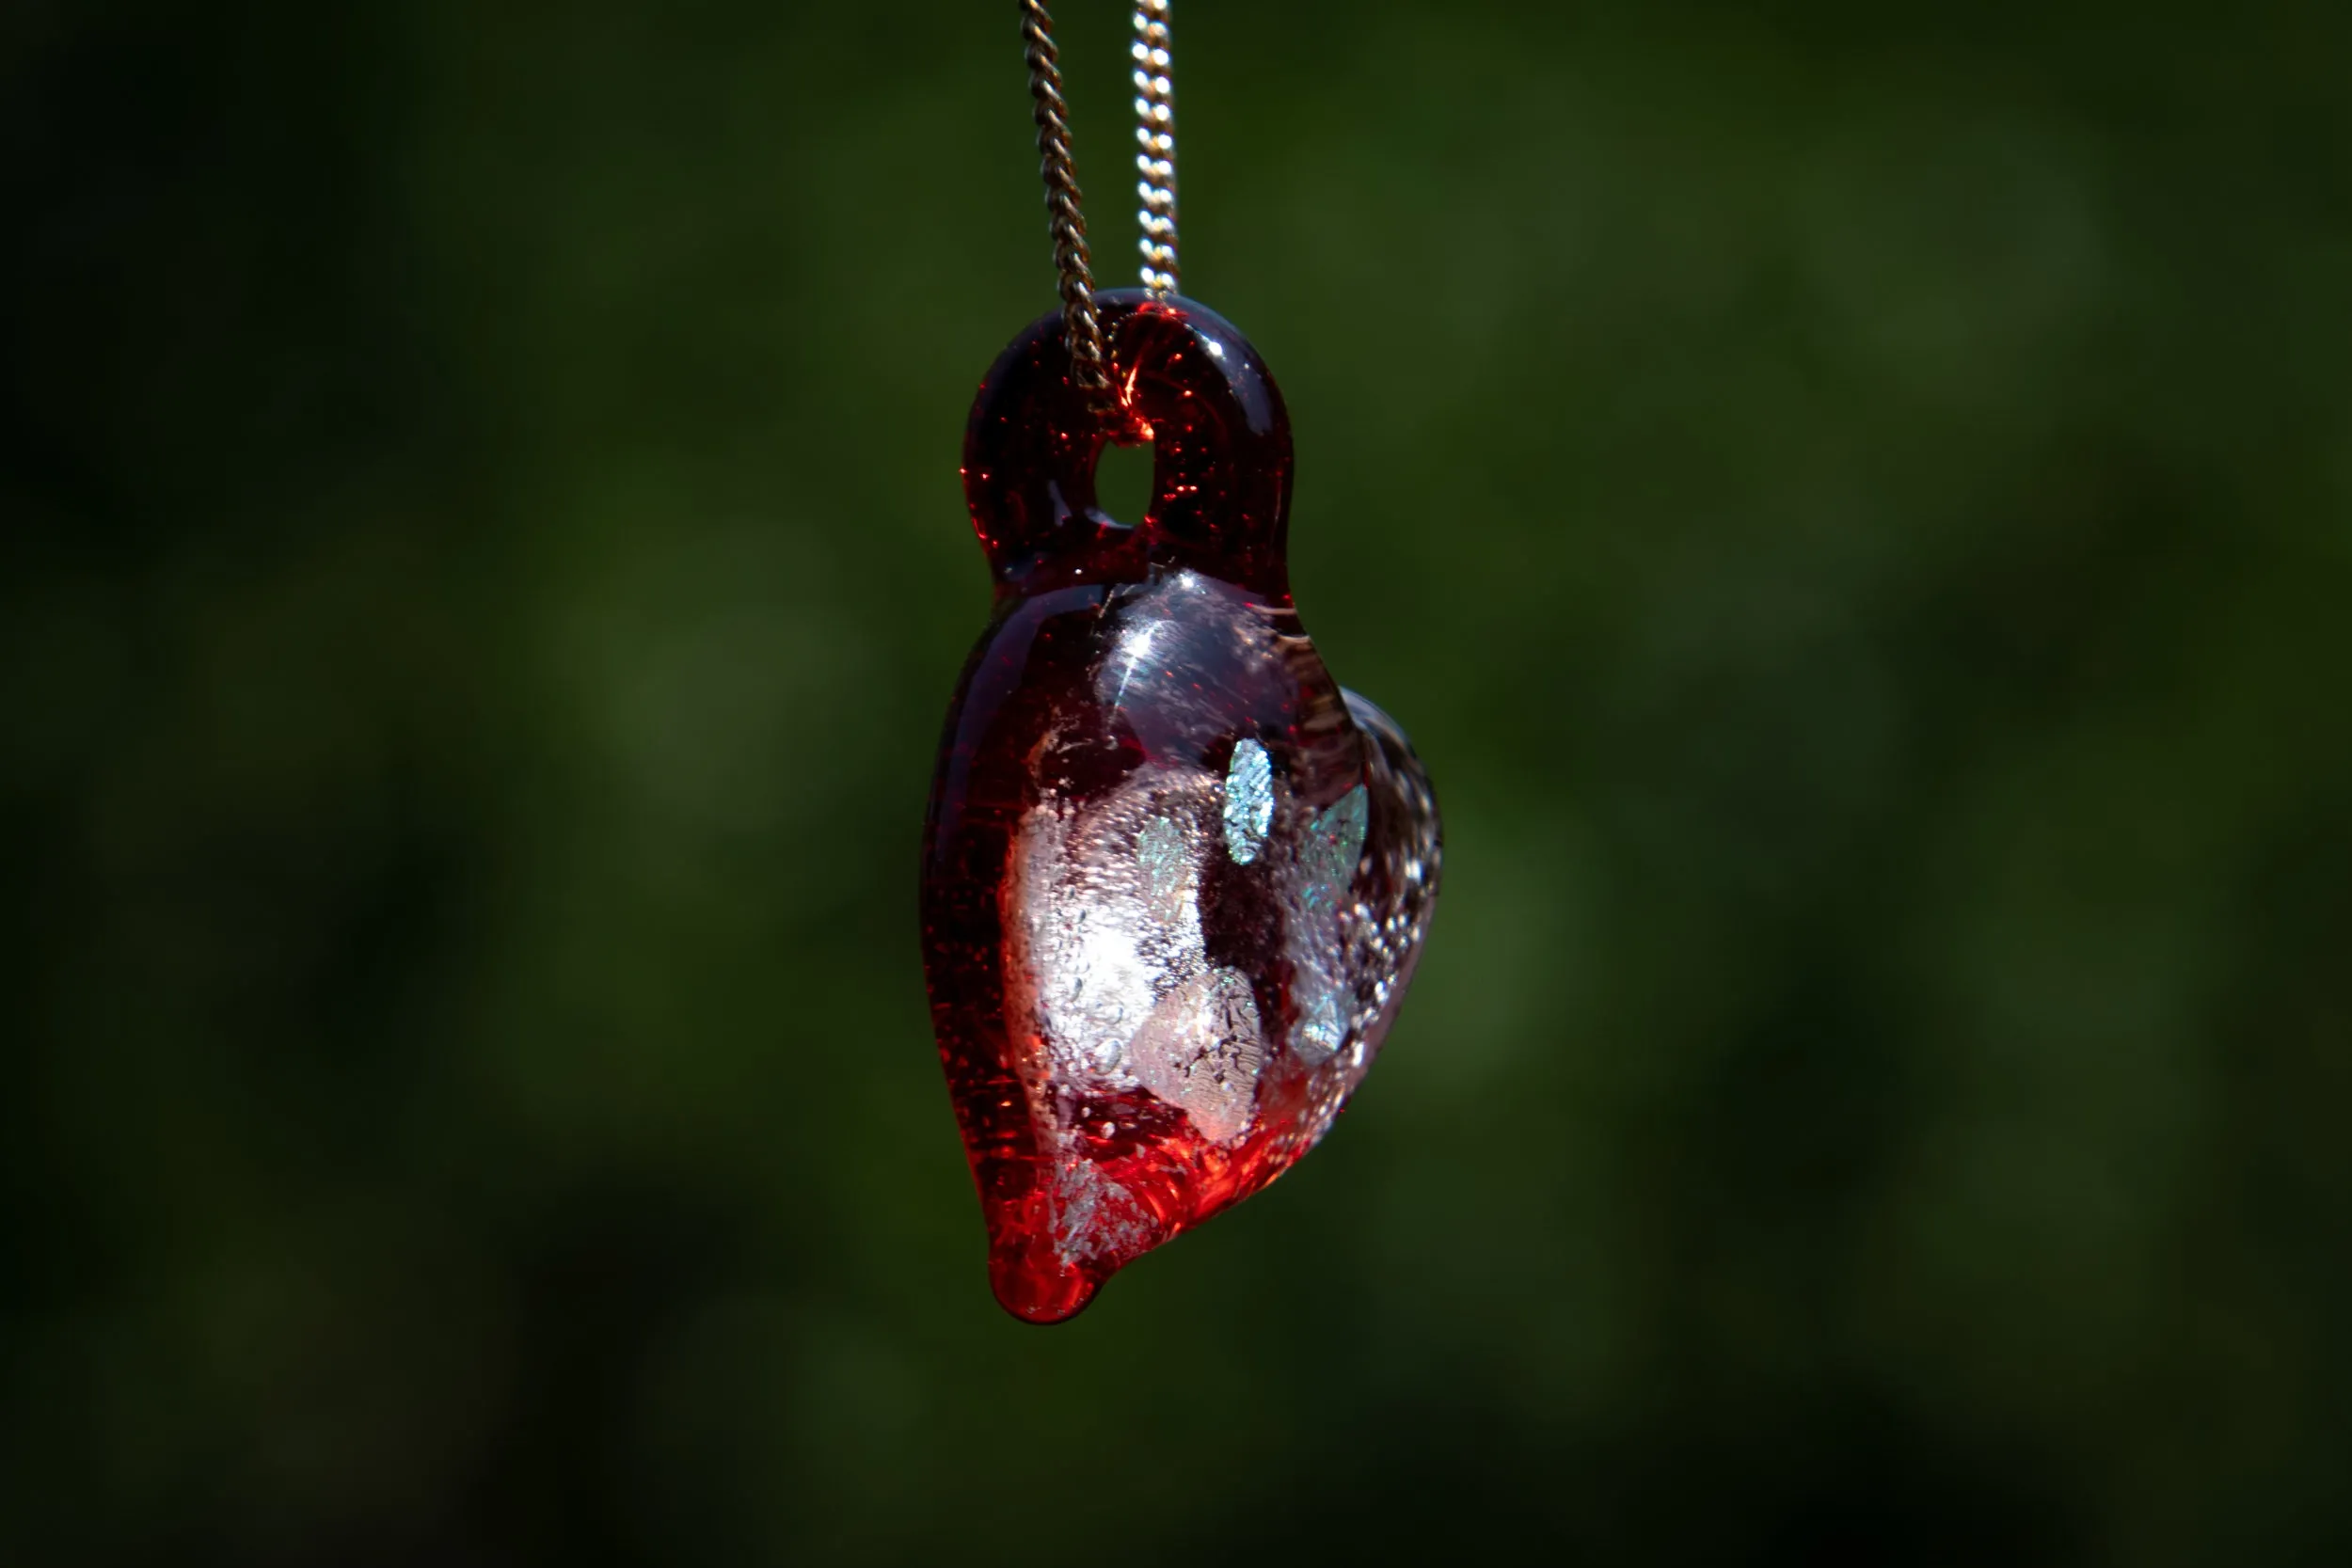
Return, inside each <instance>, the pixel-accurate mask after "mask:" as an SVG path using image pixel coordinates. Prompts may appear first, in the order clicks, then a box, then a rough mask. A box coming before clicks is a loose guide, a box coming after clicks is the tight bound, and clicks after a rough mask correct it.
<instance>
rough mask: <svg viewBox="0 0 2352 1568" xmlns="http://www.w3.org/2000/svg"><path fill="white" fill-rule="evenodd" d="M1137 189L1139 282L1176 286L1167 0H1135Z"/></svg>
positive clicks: (1158, 287)
mask: <svg viewBox="0 0 2352 1568" xmlns="http://www.w3.org/2000/svg"><path fill="white" fill-rule="evenodd" d="M1130 53H1131V54H1132V55H1134V56H1135V62H1136V145H1137V148H1138V150H1137V151H1136V173H1138V174H1140V175H1142V176H1143V178H1142V179H1141V180H1140V181H1139V182H1136V195H1137V196H1140V197H1141V198H1143V210H1142V211H1141V212H1139V213H1137V214H1136V218H1137V219H1138V220H1139V221H1140V222H1141V223H1142V225H1143V243H1142V245H1141V249H1142V251H1143V286H1144V287H1145V288H1147V289H1149V290H1151V291H1152V293H1155V294H1172V293H1175V292H1176V99H1175V87H1174V86H1173V84H1171V83H1170V82H1169V81H1168V63H1169V55H1168V0H1136V41H1135V47H1134V48H1133V49H1132V50H1131V51H1130Z"/></svg>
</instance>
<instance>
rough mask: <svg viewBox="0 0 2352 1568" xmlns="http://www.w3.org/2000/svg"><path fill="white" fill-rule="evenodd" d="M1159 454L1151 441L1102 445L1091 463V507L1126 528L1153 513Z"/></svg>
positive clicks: (1139, 525)
mask: <svg viewBox="0 0 2352 1568" xmlns="http://www.w3.org/2000/svg"><path fill="white" fill-rule="evenodd" d="M1158 456H1159V454H1158V450H1157V449H1156V448H1154V447H1153V446H1152V443H1151V442H1150V441H1133V442H1127V443H1123V444H1122V443H1120V442H1118V441H1105V442H1104V443H1103V451H1102V454H1101V455H1100V456H1099V457H1097V458H1096V459H1095V460H1094V505H1095V508H1096V509H1097V510H1098V511H1101V512H1103V513H1105V514H1107V515H1109V516H1111V517H1112V518H1113V519H1115V520H1116V521H1119V522H1121V523H1125V524H1126V525H1127V526H1128V527H1129V528H1141V527H1142V526H1143V519H1144V515H1145V514H1146V513H1148V512H1150V511H1151V510H1152V496H1153V483H1154V481H1155V478H1156V475H1157V471H1158Z"/></svg>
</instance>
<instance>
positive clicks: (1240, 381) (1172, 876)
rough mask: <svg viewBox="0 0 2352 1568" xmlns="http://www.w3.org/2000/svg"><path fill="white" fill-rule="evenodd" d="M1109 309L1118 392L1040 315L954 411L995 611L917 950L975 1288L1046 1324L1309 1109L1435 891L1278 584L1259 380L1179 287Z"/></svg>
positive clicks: (1409, 790) (1337, 1082)
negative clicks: (984, 1231)
mask: <svg viewBox="0 0 2352 1568" xmlns="http://www.w3.org/2000/svg"><path fill="white" fill-rule="evenodd" d="M1098 304H1099V306H1100V309H1101V311H1102V316H1103V323H1104V333H1105V335H1106V339H1107V341H1108V342H1109V343H1110V345H1111V363H1112V366H1113V371H1114V375H1115V380H1116V387H1115V393H1116V399H1117V404H1118V406H1117V408H1116V409H1115V410H1114V411H1112V412H1110V413H1108V414H1105V413H1104V412H1102V411H1099V410H1097V409H1095V408H1093V407H1090V406H1089V403H1088V400H1087V399H1086V398H1085V396H1084V395H1083V394H1082V393H1081V391H1080V390H1079V389H1078V388H1076V387H1075V386H1074V385H1073V380H1072V376H1071V365H1070V356H1069V354H1068V351H1067V349H1066V348H1065V347H1064V344H1063V339H1062V318H1061V317H1060V316H1059V315H1054V316H1048V317H1046V318H1045V319H1044V320H1042V321H1040V322H1039V323H1037V325H1034V326H1032V327H1030V328H1029V329H1028V331H1026V332H1025V333H1023V334H1022V335H1021V337H1020V338H1019V339H1017V340H1015V341H1014V342H1013V344H1012V346H1011V347H1009V349H1007V350H1006V351H1005V353H1004V355H1003V356H1002V357H1001V358H999V359H998V360H997V362H996V365H995V368H994V369H993V370H992V371H991V372H989V375H988V379H987V381H986V382H985V383H983V384H982V386H981V388H980V395H979V400H978V402H977V403H976V404H974V405H973V409H972V420H971V425H970V427H969V429H968V430H967V432H966V434H965V436H964V467H963V483H964V495H965V498H966V499H967V500H968V501H969V502H970V505H971V510H972V522H973V526H974V528H975V529H977V531H978V532H979V536H980V544H981V546H983V547H984V548H985V549H986V551H987V552H988V559H989V564H990V565H991V567H992V568H993V571H994V574H995V578H996V610H995V616H994V619H993V621H992V622H991V623H990V625H989V628H988V630H987V632H986V633H985V634H984V635H982V637H981V639H980V641H979V645H978V647H977V648H976V649H975V650H974V651H973V654H972V658H971V661H970V663H969V664H967V665H966V666H965V669H964V673H963V680H962V683H961V686H960V688H959V689H958V690H957V692H956V700H955V705H954V706H953V707H952V708H951V709H950V710H949V712H948V716H947V734H946V742H945V744H944V745H943V747H942V748H941V752H940V759H939V774H938V778H937V780H936V781H935V783H934V784H933V786H932V790H931V801H930V816H929V817H928V820H927V821H926V824H925V833H924V857H923V937H924V965H925V971H926V974H927V975H928V978H929V980H930V998H931V1015H932V1020H933V1022H934V1024H935V1026H936V1028H937V1031H938V1036H939V1050H940V1056H941V1059H942V1060H943V1062H944V1063H945V1064H946V1069H947V1083H948V1088H949V1090H950V1092H951V1093H952V1094H953V1096H954V1099H955V1103H956V1112H957V1116H958V1117H959V1119H960V1121H961V1125H962V1130H963V1139H964V1146H965V1148H966V1150H967V1151H968V1152H969V1154H970V1156H971V1160H972V1172H973V1176H974V1178H975V1179H976V1180H977V1182H978V1185H979V1192H980V1205H981V1208H982V1209H983V1210H984V1211H985V1212H986V1216H987V1220H988V1229H989V1274H990V1278H991V1280H992V1282H993V1285H994V1287H995V1291H996V1296H997V1299H998V1300H999V1301H1001V1302H1003V1303H1004V1305H1005V1307H1006V1308H1007V1309H1008V1310H1009V1311H1011V1312H1012V1313H1013V1314H1015V1315H1016V1316H1018V1317H1021V1318H1025V1319H1027V1320H1029V1321H1031V1322H1034V1323H1054V1322H1057V1321H1059V1320H1061V1319H1064V1318H1067V1317H1069V1316H1071V1315H1072V1314H1073V1313H1074V1312H1076V1311H1078V1310H1079V1309H1080V1308H1081V1307H1084V1306H1086V1304H1087V1302H1088V1301H1089V1299H1090V1298H1091V1297H1092V1296H1093V1294H1094V1292H1095V1291H1096V1290H1097V1289H1099V1288H1100V1287H1101V1285H1102V1283H1103V1281H1104V1280H1105V1279H1107V1278H1108V1277H1109V1276H1110V1275H1112V1274H1113V1273H1114V1272H1116V1271H1117V1270H1118V1269H1119V1268H1120V1266H1121V1265H1123V1264H1125V1263H1127V1262H1129V1261H1130V1260H1132V1259H1136V1258H1137V1257H1139V1256H1141V1255H1142V1254H1143V1253H1145V1252H1148V1251H1150V1250H1151V1249H1152V1248H1153V1247H1155V1246H1157V1245H1159V1244H1160V1243H1163V1242H1165V1241H1168V1239H1169V1238H1171V1237H1173V1236H1175V1235H1176V1234H1177V1233H1178V1232H1180V1231H1182V1230H1184V1229H1185V1228H1187V1227H1191V1226H1194V1225H1198V1224H1200V1222H1201V1221H1202V1220H1204V1219H1207V1218H1208V1217H1209V1216H1210V1215H1212V1214H1215V1213H1216V1212H1218V1211H1219V1210H1221V1209H1224V1208H1225V1207H1227V1206H1228V1205H1229V1204H1232V1203H1236V1202H1238V1201H1240V1200H1241V1199H1242V1198H1245V1197H1247V1196H1249V1195H1250V1194H1251V1193H1254V1192H1256V1191H1257V1190H1258V1189H1259V1188H1261V1187H1263V1186H1264V1185H1265V1184H1266V1183H1267V1182H1269V1181H1271V1180H1274V1178H1275V1177H1277V1176H1279V1175H1280V1174H1281V1173H1282V1171H1283V1170H1285V1169H1286V1168H1288V1167H1289V1165H1290V1164H1291V1163H1292V1162H1294V1161H1295V1160H1296V1159H1297V1158H1298V1157H1299V1156H1300V1155H1301V1154H1303V1153H1305V1152H1306V1151H1307V1150H1308V1149H1309V1148H1312V1147H1313V1146H1314V1144H1315V1142H1316V1140H1317V1139H1319V1138H1321V1137H1322V1136H1323V1134H1324V1133H1325V1132H1327V1131H1328V1130H1329V1128H1330V1126H1331V1121H1332V1118H1333V1117H1336V1116H1337V1115H1338V1114H1339V1111H1340V1108H1341V1106H1342V1105H1343V1104H1344V1103H1345V1102H1346V1101H1347V1097H1348V1096H1349V1094H1351V1093H1352V1092H1354V1090H1355V1088H1356V1085H1358V1084H1359V1083H1360V1082H1361V1081H1362V1079H1363V1076H1364V1073H1365V1071H1366V1070H1367V1069H1369V1068H1370V1067H1371V1065H1372V1059H1373V1055H1374V1053H1375V1052H1376V1051H1378V1049H1379V1046H1380V1041H1381V1037H1383V1036H1384V1035H1385V1034H1386V1033H1387V1032H1388V1028H1389V1024H1390V1022H1391V1020H1392V1019H1394V1018H1395V1016H1396V1011H1397V1007H1398V1005H1399V1004H1400V1003H1401V1002H1402V1001H1403V999H1404V995H1405V988H1406V983H1407V982H1408V981H1409V980H1410V979H1411V977H1412V973H1413V965H1414V963H1415V961H1416V959H1417V958H1419V957H1420V953H1421V943H1422V934H1423V933H1424V932H1425V931H1426V929H1427V928H1428V924H1429V916H1430V911H1431V908H1432V906H1433V905H1434V903H1435V901H1436V898H1437V890H1438V811H1437V803H1436V800H1434V798H1433V797H1432V796H1431V794H1430V790H1429V784H1428V781H1427V779H1426V778H1425V777H1424V776H1423V774H1422V768H1421V764H1420V762H1419V761H1418V760H1417V759H1416V758H1415V757H1414V755H1413V752H1412V748H1411V747H1410V745H1408V744H1407V743H1406V739H1405V736H1404V735H1403V734H1402V733H1401V732H1400V731H1399V730H1398V729H1397V727H1396V725H1395V724H1394V722H1393V721H1391V720H1390V719H1389V717H1388V716H1387V715H1386V714H1384V713H1382V712H1381V711H1380V710H1379V709H1378V708H1376V707H1375V706H1374V705H1372V704H1370V703H1368V702H1365V701H1364V700H1363V699H1362V698H1360V697H1358V696H1357V695H1355V694H1354V693H1353V692H1347V691H1343V690H1342V689H1340V688H1339V686H1338V685H1337V684H1336V683H1335V682H1334V681H1333V680H1332V679H1331V676H1330V673H1329V672H1328V671H1327V670H1325V669H1324V667H1323V660H1322V659H1321V658H1320V657H1317V656H1316V654H1315V650H1314V645H1313V644H1312V643H1311V642H1310V641H1308V640H1307V635H1306V632H1305V631H1304V630H1303V629H1302V628H1301V627H1300V626H1299V621H1298V612H1297V610H1295V608H1293V606H1292V604H1291V594H1290V584H1289V580H1288V573H1287V570H1286V568H1285V566H1284V563H1283V546H1284V534H1285V529H1286V526H1287V521H1288V513H1289V507H1290V486H1291V442H1290V424H1289V421H1288V419H1287V418H1286V417H1285V415H1284V413H1283V410H1282V399H1281V394H1280V393H1279V391H1277V390H1276V389H1275V386H1274V382H1273V379H1272V378H1271V377H1270V376H1268V375H1267V373H1266V370H1265V367H1264V365H1263V363H1261V362H1260V360H1259V358H1258V356H1257V353H1256V351H1254V350H1253V349H1251V348H1250V346H1249V344H1248V342H1246V341H1244V340H1243V339H1242V337H1241V335H1240V334H1239V333H1237V332H1235V331H1234V330H1233V329H1232V327H1231V326H1230V325H1227V324H1226V323H1225V322H1223V321H1221V320H1219V319H1218V318H1217V317H1216V315H1214V314H1212V313H1211V312H1209V311H1208V310H1205V309H1201V308H1200V306H1198V305H1194V304H1192V303H1190V302H1189V301H1186V300H1183V299H1175V298H1168V297H1158V298H1155V297H1153V296H1152V295H1149V294H1147V293H1143V292H1142V291H1140V290H1120V291H1115V292H1110V293H1104V294H1102V295H1100V296H1098ZM1112 440H1123V441H1129V442H1134V441H1151V442H1152V443H1153V446H1154V454H1153V475H1154V477H1153V499H1152V503H1151V505H1150V507H1149V509H1148V510H1147V511H1146V513H1145V515H1144V517H1143V520H1142V521H1141V522H1140V523H1139V524H1137V525H1136V526H1134V527H1128V526H1126V525H1124V524H1121V523H1120V522H1118V521H1115V520H1114V519H1112V518H1111V517H1108V516H1106V515H1104V514H1103V513H1102V512H1101V511H1100V510H1099V509H1097V507H1096V506H1095V504H1094V466H1095V460H1096V459H1097V457H1098V456H1100V454H1101V452H1102V451H1103V448H1104V445H1105V444H1106V443H1107V442H1110V441H1112Z"/></svg>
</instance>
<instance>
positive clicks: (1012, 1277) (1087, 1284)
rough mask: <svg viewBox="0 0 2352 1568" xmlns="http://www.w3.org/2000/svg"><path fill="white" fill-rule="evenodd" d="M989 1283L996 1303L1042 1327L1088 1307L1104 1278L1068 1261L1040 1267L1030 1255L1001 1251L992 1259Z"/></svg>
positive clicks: (1072, 1316)
mask: <svg viewBox="0 0 2352 1568" xmlns="http://www.w3.org/2000/svg"><path fill="white" fill-rule="evenodd" d="M988 1283H989V1286H990V1288H991V1289H992V1290H993V1291H995V1292H996V1305H998V1306H999V1307H1003V1308H1004V1309H1005V1310H1006V1311H1007V1312H1009V1313H1011V1314H1012V1315H1013V1316H1014V1317H1016V1318H1018V1319H1020V1320H1021V1321H1022V1322H1023V1323H1036V1324H1038V1325H1039V1326H1040V1327H1046V1326H1050V1325H1051V1324H1054V1323H1068V1322H1069V1321H1070V1320H1071V1319H1073V1318H1074V1317H1076V1316H1077V1315H1078V1314H1079V1313H1081V1312H1083V1311H1085V1310H1086V1309H1087V1307H1088V1305H1089V1303H1091V1302H1092V1301H1093V1300H1094V1297H1095V1293H1096V1292H1097V1291H1100V1290H1102V1288H1103V1281H1102V1280H1101V1279H1099V1278H1097V1277H1095V1276H1094V1275H1091V1274H1089V1273H1087V1272H1086V1271H1084V1270H1082V1269H1076V1268H1073V1267H1071V1266H1069V1265H1067V1264H1063V1265H1061V1266H1059V1267H1046V1268H1039V1267H1038V1266H1036V1264H1035V1263H1034V1261H1033V1260H1032V1259H1027V1258H1025V1257H1022V1256H1019V1255H1018V1254H1016V1255H1014V1256H1010V1257H1007V1256H1004V1255H1002V1254H999V1255H998V1256H996V1257H993V1258H991V1259H989V1266H988Z"/></svg>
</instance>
